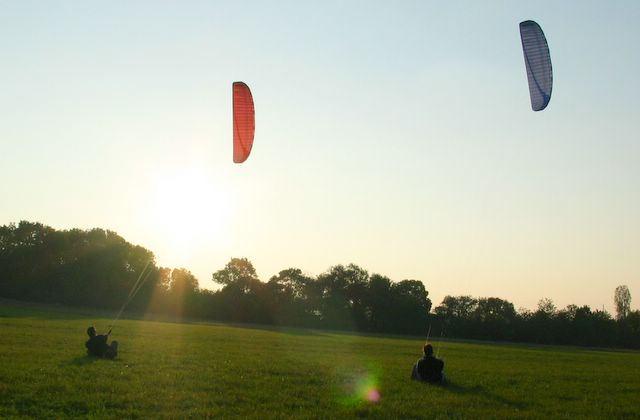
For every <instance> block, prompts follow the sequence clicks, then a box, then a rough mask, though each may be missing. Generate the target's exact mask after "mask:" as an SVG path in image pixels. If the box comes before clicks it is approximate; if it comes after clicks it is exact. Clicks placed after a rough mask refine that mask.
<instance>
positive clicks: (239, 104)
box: [233, 82, 256, 163]
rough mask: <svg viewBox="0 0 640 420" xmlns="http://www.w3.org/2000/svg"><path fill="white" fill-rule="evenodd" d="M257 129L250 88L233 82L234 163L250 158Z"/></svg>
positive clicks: (241, 83)
mask: <svg viewBox="0 0 640 420" xmlns="http://www.w3.org/2000/svg"><path fill="white" fill-rule="evenodd" d="M255 129H256V122H255V109H254V107H253V97H252V96H251V91H250V90H249V86H247V85H246V84H245V83H243V82H233V161H234V162H235V163H242V162H244V161H245V160H247V158H248V157H249V154H250V153H251V147H252V146H253V135H254V133H255Z"/></svg>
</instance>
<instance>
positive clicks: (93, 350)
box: [84, 326, 118, 359]
mask: <svg viewBox="0 0 640 420" xmlns="http://www.w3.org/2000/svg"><path fill="white" fill-rule="evenodd" d="M87 334H88V335H89V340H88V341H87V342H86V343H85V344H84V345H85V347H86V348H87V353H88V354H89V355H90V356H97V357H105V358H107V359H115V357H116V356H117V355H118V342H117V341H112V342H111V344H107V339H108V338H109V334H111V330H109V332H108V333H106V334H101V335H98V334H96V329H95V328H94V327H93V326H91V327H89V328H87Z"/></svg>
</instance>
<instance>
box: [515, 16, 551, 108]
mask: <svg viewBox="0 0 640 420" xmlns="http://www.w3.org/2000/svg"><path fill="white" fill-rule="evenodd" d="M520 38H521V39H522V52H523V53H524V63H525V65H526V66H527V79H528V81H529V95H530V97H531V108H532V109H533V110H534V111H542V110H543V109H545V108H546V107H547V105H548V104H549V100H550V99H551V88H552V86H553V72H552V70H551V56H550V55H549V46H548V45H547V39H546V38H545V37H544V32H542V29H541V28H540V25H538V24H537V23H536V22H534V21H532V20H526V21H524V22H520Z"/></svg>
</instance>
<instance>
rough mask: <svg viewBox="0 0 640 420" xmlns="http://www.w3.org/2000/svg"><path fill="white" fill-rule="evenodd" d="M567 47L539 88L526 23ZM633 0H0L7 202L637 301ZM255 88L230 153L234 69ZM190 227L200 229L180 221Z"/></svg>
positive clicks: (0, 123) (338, 258)
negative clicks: (530, 64)
mask: <svg viewBox="0 0 640 420" xmlns="http://www.w3.org/2000/svg"><path fill="white" fill-rule="evenodd" d="M527 19H533V20H535V21H537V22H538V23H539V24H540V25H541V27H542V28H543V30H544V31H545V33H546V36H547V39H548V41H549V45H550V49H551V58H552V61H553V67H554V82H555V83H554V90H553V95H552V99H551V103H550V105H549V107H548V108H547V109H546V110H545V111H542V112H538V113H534V112H532V111H531V109H530V105H529V98H528V88H527V79H526V74H525V69H524V62H523V58H522V50H521V46H520V38H519V33H518V23H519V22H520V21H522V20H527ZM639 20H640V3H638V2H635V1H614V2H603V1H600V2H595V1H592V2H588V1H564V2H557V1H549V2H539V1H538V2H531V1H494V2H489V1H487V2H478V1H466V2H456V1H451V2H441V1H433V2H428V1H416V2H409V1H393V2H391V1H389V2H378V1H322V2H320V1H318V2H303V1H290V2H285V1H273V2H267V1H255V2H241V1H237V2H231V1H229V2H213V1H210V2H204V1H203V2H196V1H189V2H183V1H174V2H166V1H120V2H117V1H113V2H98V1H89V2H86V1H58V2H53V1H52V2H41V1H33V2H31V1H0V115H1V117H0V141H1V142H2V149H1V150H2V153H1V154H0V187H1V190H0V191H1V192H2V197H3V198H2V200H1V201H0V224H6V223H9V222H18V221H19V220H21V219H26V220H31V221H40V222H43V223H45V224H48V225H51V226H53V227H55V228H59V229H62V228H70V227H80V228H91V227H103V228H108V229H112V230H115V231H117V232H118V233H119V234H121V235H122V236H124V237H125V238H126V239H127V240H129V241H131V242H133V243H136V244H140V245H143V246H145V247H147V248H149V249H151V250H152V251H154V252H155V254H156V256H157V262H158V263H159V264H161V265H165V266H171V267H178V266H184V267H186V268H188V269H190V270H191V271H192V272H193V273H194V274H196V276H197V277H198V279H199V280H200V284H201V285H202V286H205V287H213V283H212V282H211V280H210V278H211V273H212V272H213V271H215V270H217V269H219V268H222V267H223V266H224V264H225V263H226V262H227V261H228V260H229V258H231V257H247V258H249V259H250V260H251V261H252V262H253V263H254V265H255V266H256V268H257V270H258V273H259V275H260V277H261V278H262V279H263V280H268V278H269V277H270V276H272V275H273V274H276V273H277V271H279V270H280V269H284V268H288V267H291V266H293V267H299V268H301V269H302V270H304V271H305V272H307V273H308V274H310V275H317V274H319V273H321V272H323V271H325V270H326V269H327V268H329V266H331V265H334V264H339V263H343V264H346V263H350V262H353V263H356V264H358V265H360V266H362V267H364V268H366V269H367V270H369V272H370V273H374V272H377V273H381V274H385V275H387V276H389V277H391V278H392V279H393V280H396V281H399V280H402V279H405V278H415V279H420V280H422V281H424V282H425V284H426V286H427V289H428V290H429V291H430V293H431V296H432V298H433V300H434V303H436V304H437V303H439V302H440V301H441V300H442V298H443V297H444V295H446V294H455V295H459V294H472V295H475V296H499V297H503V298H506V299H509V300H511V301H512V302H514V304H515V305H516V307H529V308H533V307H535V305H536V302H537V301H538V300H539V299H540V298H542V297H550V298H552V299H554V301H555V302H556V304H557V305H558V306H561V307H563V306H565V305H567V304H569V303H576V304H588V305H591V306H592V307H594V308H595V307H597V308H601V307H602V305H604V306H605V308H607V309H608V310H610V311H611V310H612V308H613V305H612V303H613V291H614V289H615V287H616V286H617V285H619V284H627V285H628V286H629V288H630V290H631V293H632V296H635V301H634V302H633V303H632V306H633V307H638V302H640V280H639V278H640V217H639V215H640V166H639V165H638V164H637V160H638V157H640V140H639V136H638V134H637V126H638V115H640V100H639V99H638V98H639V96H638V92H639V90H640V89H639V88H640V83H639V82H638V76H637V75H638V74H640V52H638V48H637V42H638V40H640V30H639V29H638V25H637V22H638V21H639ZM236 80H242V81H244V82H246V83H247V84H248V85H249V86H250V87H251V89H252V91H253V94H254V100H255V104H256V139H255V144H254V149H253V152H252V155H251V157H250V158H249V160H248V161H247V162H246V163H245V164H242V165H236V164H233V163H232V142H231V139H232V132H231V83H232V82H233V81H236ZM185 232H186V233H185Z"/></svg>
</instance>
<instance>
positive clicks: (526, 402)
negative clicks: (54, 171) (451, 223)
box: [0, 301, 640, 418]
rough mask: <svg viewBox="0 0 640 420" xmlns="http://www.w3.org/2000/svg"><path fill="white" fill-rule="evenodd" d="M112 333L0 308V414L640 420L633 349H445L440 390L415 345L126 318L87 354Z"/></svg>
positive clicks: (38, 312)
mask: <svg viewBox="0 0 640 420" xmlns="http://www.w3.org/2000/svg"><path fill="white" fill-rule="evenodd" d="M108 323H109V320H108V319H106V318H94V317H93V316H91V315H87V314H86V313H85V314H82V313H79V312H74V311H73V310H67V311H58V310H53V309H37V308H32V307H16V306H13V305H6V304H3V303H2V302H1V301H0V418H13V417H34V418H61V417H83V418H87V417H89V418H165V417H169V418H186V417H192V418H200V417H215V418H221V417H243V418H246V417H252V418H286V417H298V418H344V417H377V418H424V417H431V418H444V417H447V418H450V417H453V418H505V417H533V418H585V417H594V418H625V417H626V418H638V417H639V416H640V354H639V353H637V352H622V351H620V352H617V351H600V350H585V349H576V348H562V347H534V346H525V345H507V344H504V345H503V344H481V343H462V342H446V343H444V344H443V345H442V348H441V351H440V356H441V357H442V358H443V359H444V360H445V363H446V367H445V370H446V373H447V375H448V377H449V379H450V384H449V385H448V386H444V387H441V386H432V385H425V384H420V383H415V382H412V381H410V380H409V374H410V370H411V365H412V364H413V363H414V362H415V361H416V359H417V358H418V357H419V356H420V352H421V347H422V344H423V341H422V340H420V339H417V338H416V339H402V338H385V337H373V336H356V335H348V334H340V333H328V332H323V331H306V330H278V329H268V328H253V327H238V326H225V325H218V324H197V323H169V322H152V321H134V320H122V321H120V322H119V323H118V325H117V326H116V328H115V329H114V332H113V338H114V339H116V340H118V341H119V342H120V355H119V357H118V358H117V359H116V360H114V361H110V360H101V359H95V358H90V357H87V356H86V355H85V349H84V342H85V341H86V338H87V337H86V333H85V330H86V328H87V327H88V326H89V325H91V324H94V325H95V326H96V327H97V328H98V330H100V329H101V328H106V326H107V324H108ZM378 396H379V399H378V401H377V402H376V401H370V400H375V399H377V398H376V397H378Z"/></svg>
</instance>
